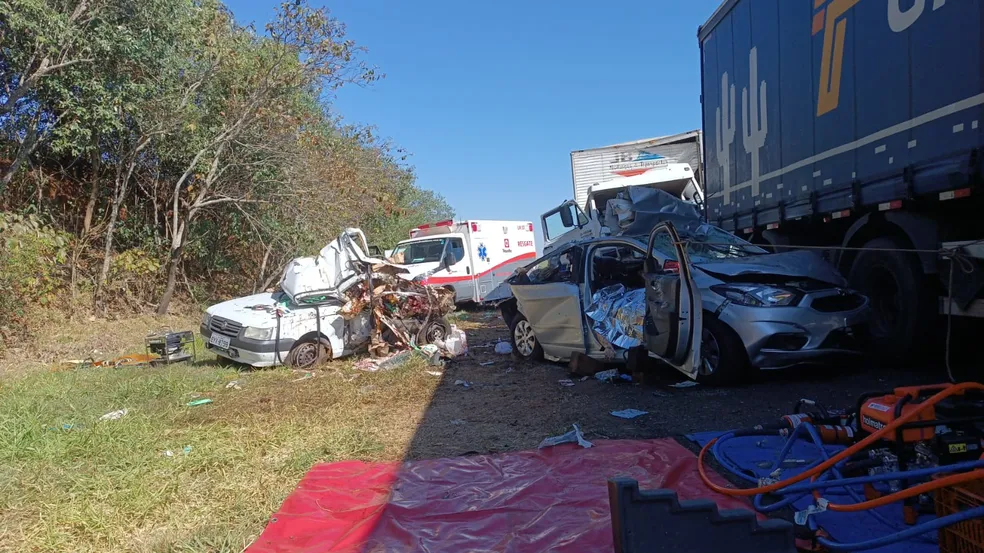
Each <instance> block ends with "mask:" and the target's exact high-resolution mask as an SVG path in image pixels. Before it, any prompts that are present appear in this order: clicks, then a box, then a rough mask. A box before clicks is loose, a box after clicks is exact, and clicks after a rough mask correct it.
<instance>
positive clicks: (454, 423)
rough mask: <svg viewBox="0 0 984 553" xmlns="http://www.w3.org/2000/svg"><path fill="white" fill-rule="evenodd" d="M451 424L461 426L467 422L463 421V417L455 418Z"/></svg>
mask: <svg viewBox="0 0 984 553" xmlns="http://www.w3.org/2000/svg"><path fill="white" fill-rule="evenodd" d="M451 424H453V425H454V426H461V425H463V424H466V423H465V421H463V420H461V419H454V420H453V421H451Z"/></svg>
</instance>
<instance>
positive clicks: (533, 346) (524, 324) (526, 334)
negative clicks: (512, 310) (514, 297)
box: [509, 313, 543, 361]
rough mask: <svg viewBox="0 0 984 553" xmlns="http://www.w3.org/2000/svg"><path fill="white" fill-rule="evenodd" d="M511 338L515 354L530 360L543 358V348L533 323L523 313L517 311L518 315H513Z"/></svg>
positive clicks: (510, 330)
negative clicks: (534, 331) (534, 330)
mask: <svg viewBox="0 0 984 553" xmlns="http://www.w3.org/2000/svg"><path fill="white" fill-rule="evenodd" d="M509 338H510V342H512V348H513V355H515V356H516V357H519V358H520V359H526V360H530V361H542V360H543V348H542V347H540V341H539V340H537V339H536V334H534V333H533V325H531V324H530V322H529V321H528V320H526V317H524V316H523V314H522V313H516V316H515V317H513V320H512V323H511V325H510V329H509Z"/></svg>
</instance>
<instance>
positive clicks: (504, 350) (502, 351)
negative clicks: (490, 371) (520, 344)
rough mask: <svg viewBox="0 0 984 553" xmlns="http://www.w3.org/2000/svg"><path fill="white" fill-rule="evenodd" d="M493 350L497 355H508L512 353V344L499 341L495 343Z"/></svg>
mask: <svg viewBox="0 0 984 553" xmlns="http://www.w3.org/2000/svg"><path fill="white" fill-rule="evenodd" d="M495 352H496V353H498V354H499V355H509V354H510V353H512V344H510V343H509V342H499V343H497V344H496V345H495Z"/></svg>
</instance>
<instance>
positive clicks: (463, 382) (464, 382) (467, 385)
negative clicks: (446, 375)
mask: <svg viewBox="0 0 984 553" xmlns="http://www.w3.org/2000/svg"><path fill="white" fill-rule="evenodd" d="M454 385H455V386H464V387H465V388H471V383H470V382H468V381H467V380H455V381H454Z"/></svg>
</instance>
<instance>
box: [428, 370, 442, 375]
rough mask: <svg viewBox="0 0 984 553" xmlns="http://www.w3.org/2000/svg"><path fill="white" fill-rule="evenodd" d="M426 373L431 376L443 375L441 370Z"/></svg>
mask: <svg viewBox="0 0 984 553" xmlns="http://www.w3.org/2000/svg"><path fill="white" fill-rule="evenodd" d="M427 374H429V375H431V376H444V373H443V372H442V371H427Z"/></svg>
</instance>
